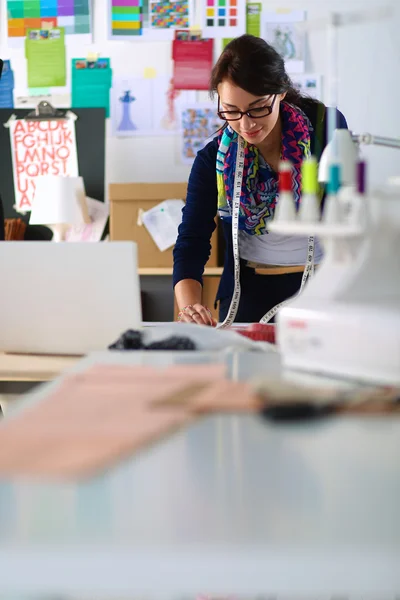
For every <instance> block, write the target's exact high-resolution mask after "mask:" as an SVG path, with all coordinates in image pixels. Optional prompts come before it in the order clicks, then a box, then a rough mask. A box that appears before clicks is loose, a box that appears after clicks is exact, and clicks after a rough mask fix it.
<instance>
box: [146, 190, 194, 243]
mask: <svg viewBox="0 0 400 600" xmlns="http://www.w3.org/2000/svg"><path fill="white" fill-rule="evenodd" d="M184 206H185V205H184V203H183V202H182V200H164V201H163V202H160V204H157V205H156V206H153V208H150V210H147V211H146V212H144V213H143V214H142V221H143V224H144V226H145V227H146V229H147V231H148V232H149V233H150V235H151V237H152V238H153V240H154V242H155V243H156V245H157V247H158V249H159V250H160V251H161V252H164V251H165V250H167V249H168V248H171V246H173V245H174V244H175V242H176V238H177V237H178V227H179V225H180V224H181V221H182V208H183V207H184Z"/></svg>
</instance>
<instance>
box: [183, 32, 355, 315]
mask: <svg viewBox="0 0 400 600" xmlns="http://www.w3.org/2000/svg"><path fill="white" fill-rule="evenodd" d="M211 92H212V93H216V94H218V111H219V116H220V117H221V118H222V119H224V120H225V121H226V123H225V126H224V127H223V129H222V131H221V132H220V134H219V135H218V136H217V137H215V138H214V139H213V140H212V141H211V142H210V143H209V144H207V146H205V148H203V150H201V151H200V152H199V153H198V154H197V156H196V159H195V161H194V164H193V167H192V171H191V174H190V178H189V183H188V192H187V199H186V206H185V208H184V209H183V218H182V223H181V225H180V227H179V234H178V239H177V242H176V245H175V249H174V275H173V282H174V289H175V296H176V300H177V304H178V306H179V309H180V314H179V320H182V321H186V322H192V323H193V322H194V323H199V324H205V325H215V322H214V321H213V319H212V317H211V313H210V311H209V310H208V308H207V307H206V306H204V305H203V304H202V275H203V271H204V266H205V264H206V262H207V260H208V257H209V254H210V247H211V246H210V238H211V234H212V232H213V231H214V229H215V220H214V219H215V215H216V212H217V209H218V213H219V216H220V218H221V221H222V229H223V231H224V238H225V246H226V248H225V259H224V269H223V273H222V276H221V281H220V285H219V289H218V294H217V298H216V301H219V320H220V321H223V320H224V319H225V317H226V315H227V313H228V310H229V306H230V303H231V300H232V295H233V291H234V262H233V245H232V210H231V209H232V198H233V193H234V175H235V166H236V156H237V149H238V136H241V137H242V138H243V140H244V142H245V161H244V173H243V180H242V194H241V200H240V218H239V255H240V283H241V296H240V302H239V307H238V310H237V314H236V319H235V320H236V321H237V322H242V323H254V322H256V321H259V320H260V319H261V318H262V317H263V315H264V314H265V313H266V312H267V311H268V310H269V309H271V308H272V307H274V306H275V305H276V304H278V303H279V302H282V301H283V300H286V299H287V298H289V297H291V296H293V295H294V294H295V293H296V292H297V291H298V290H299V288H300V285H301V279H302V276H303V272H304V268H305V262H306V255H307V241H308V240H307V238H306V237H297V236H289V235H281V234H277V233H272V232H271V233H269V232H268V221H269V220H270V219H271V218H272V216H273V212H274V207H275V205H276V202H277V201H279V200H278V196H277V192H278V175H277V172H278V167H279V163H280V161H281V160H282V159H285V160H290V161H291V163H292V164H293V173H294V181H295V183H294V195H295V200H296V201H297V202H298V201H299V199H300V195H299V190H300V185H301V174H300V166H301V162H302V159H303V158H304V157H307V156H310V154H313V155H316V156H317V157H319V156H320V155H321V152H322V150H323V148H324V147H325V144H326V138H327V118H326V109H325V106H324V105H323V104H322V103H320V102H317V101H316V100H313V99H311V98H305V97H302V96H301V95H300V94H299V93H298V92H297V91H296V90H295V89H294V88H293V86H292V84H291V81H290V78H289V76H288V75H287V73H286V72H285V67H284V61H283V59H282V58H281V57H280V55H279V54H278V53H277V52H276V51H275V50H274V49H273V48H272V47H271V46H270V45H269V44H267V43H266V42H265V41H264V40H262V39H261V38H257V37H253V36H251V35H243V36H241V37H239V38H236V39H234V40H233V41H232V42H231V43H230V44H228V45H227V46H226V48H225V50H224V51H223V52H222V54H221V56H220V58H219V60H218V62H217V63H216V65H215V67H214V69H213V71H212V75H211ZM337 127H338V128H346V127H347V124H346V121H345V118H344V117H343V115H342V114H341V113H340V112H337ZM321 257H322V251H321V247H320V245H319V243H318V241H316V243H315V250H314V261H315V263H318V262H319V261H320V260H321Z"/></svg>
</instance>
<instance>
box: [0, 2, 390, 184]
mask: <svg viewBox="0 0 400 600" xmlns="http://www.w3.org/2000/svg"><path fill="white" fill-rule="evenodd" d="M264 1H265V6H266V8H267V7H268V8H275V7H282V6H285V7H288V8H290V7H293V8H301V9H306V10H307V11H308V19H313V18H318V17H321V16H326V15H327V13H328V11H329V10H335V11H348V10H354V9H361V10H362V9H363V8H364V9H365V8H368V7H371V6H379V5H381V4H383V0H347V1H345V0H336V1H335V0H304V2H300V1H299V0H286V1H285V2H284V3H283V4H282V3H278V2H271V0H269V1H267V0H264ZM1 2H2V12H1V14H0V23H1V42H2V44H0V56H1V57H2V58H11V60H12V65H13V69H14V71H15V75H16V78H17V81H16V84H17V86H18V87H25V86H26V74H25V72H26V68H25V59H24V54H23V50H22V49H18V50H15V49H13V50H11V49H8V48H7V47H6V45H5V42H6V32H5V28H6V19H5V18H4V14H5V13H4V10H5V0H1ZM387 3H389V4H393V6H394V7H395V8H394V10H395V14H394V16H393V17H392V18H391V19H390V20H385V21H382V22H376V23H368V24H362V25H354V26H351V27H350V26H349V27H347V28H346V29H343V30H342V31H341V32H340V35H339V107H340V109H341V110H342V112H343V113H344V114H345V116H346V118H347V120H348V123H349V126H350V128H351V129H352V130H354V131H357V132H365V131H367V132H370V133H373V134H376V135H386V136H398V137H400V77H399V72H400V7H398V6H397V4H398V2H396V1H395V0H388V2H387ZM106 15H107V2H106V0H94V43H93V44H92V46H90V47H83V46H79V45H77V44H76V43H74V42H69V39H70V38H69V39H68V57H67V60H68V65H69V63H70V59H71V58H72V57H75V56H79V55H81V56H85V55H86V53H87V51H88V49H89V48H91V49H93V50H94V51H98V52H100V53H101V54H102V55H103V56H110V57H111V63H112V68H113V71H114V74H115V75H116V76H125V75H127V74H132V75H138V76H141V75H142V73H143V70H144V68H145V67H154V68H156V70H157V72H158V73H160V74H167V73H168V74H169V73H171V72H172V62H171V48H170V43H168V42H156V43H154V42H151V43H150V42H145V41H143V40H140V41H135V42H132V43H130V42H115V41H111V42H110V41H108V40H107V19H106ZM307 59H308V60H307V71H309V72H316V73H321V74H323V75H324V74H325V75H326V73H327V43H326V33H325V32H324V31H313V32H311V33H310V34H309V36H308V52H307ZM325 83H326V79H325ZM107 129H108V132H109V129H110V128H109V123H108V124H107ZM364 154H365V156H367V157H368V158H370V159H371V162H370V180H371V182H372V183H373V184H377V183H379V182H382V181H384V180H385V179H386V178H387V176H389V175H391V174H400V151H398V150H397V151H396V150H388V149H384V148H376V147H374V148H368V149H366V150H365V152H364ZM178 157H179V138H178V137H162V138H161V137H148V138H136V139H134V138H129V139H117V138H112V137H110V135H109V133H108V135H107V157H106V159H107V174H106V176H107V181H108V182H128V181H184V180H186V179H187V176H188V173H189V168H188V167H187V166H184V165H182V164H179V158H178Z"/></svg>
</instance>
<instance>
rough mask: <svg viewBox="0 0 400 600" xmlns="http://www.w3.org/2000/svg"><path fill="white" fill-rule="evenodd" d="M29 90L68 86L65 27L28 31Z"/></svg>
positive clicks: (26, 49)
mask: <svg viewBox="0 0 400 600" xmlns="http://www.w3.org/2000/svg"><path fill="white" fill-rule="evenodd" d="M25 56H26V60H27V62H28V88H43V87H46V88H47V87H56V86H61V87H63V86H65V85H66V68H65V39H64V29H63V27H54V28H53V29H28V31H27V33H26V39H25Z"/></svg>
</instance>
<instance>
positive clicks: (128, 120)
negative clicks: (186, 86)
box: [111, 75, 196, 137]
mask: <svg viewBox="0 0 400 600" xmlns="http://www.w3.org/2000/svg"><path fill="white" fill-rule="evenodd" d="M111 97H112V104H111V123H112V132H113V135H114V136H116V137H131V136H143V135H171V134H174V133H178V131H179V125H180V120H179V115H180V106H181V105H182V104H185V105H187V104H188V103H189V102H193V101H194V100H195V97H196V92H192V91H186V90H185V91H181V90H174V89H173V87H172V83H171V77H168V76H167V75H165V76H158V75H157V76H155V77H152V78H148V79H143V78H141V77H126V78H121V79H118V78H117V79H114V80H113V89H112V96H111Z"/></svg>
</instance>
